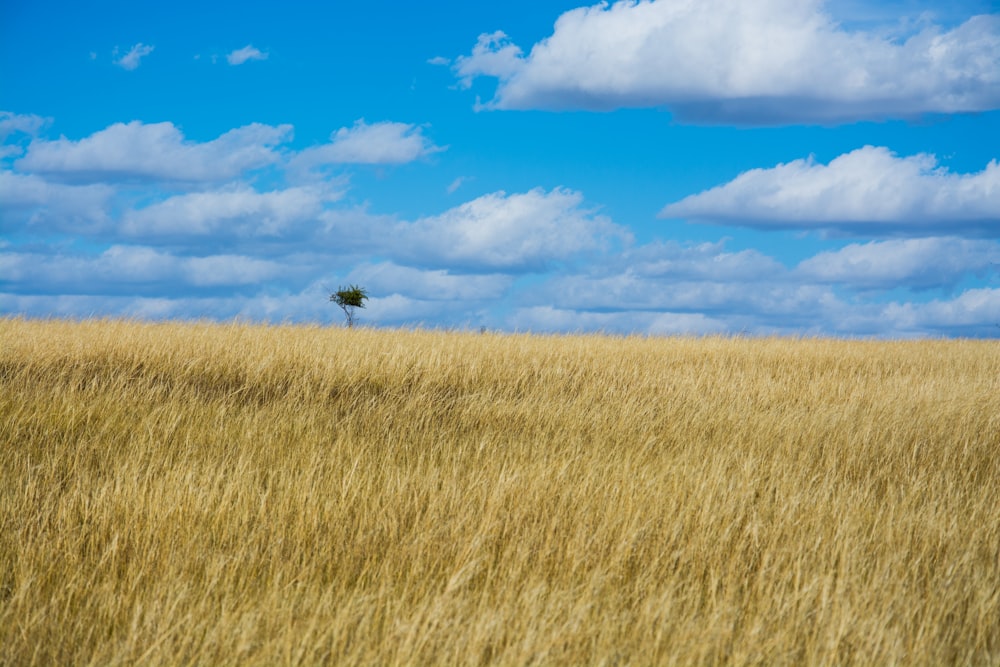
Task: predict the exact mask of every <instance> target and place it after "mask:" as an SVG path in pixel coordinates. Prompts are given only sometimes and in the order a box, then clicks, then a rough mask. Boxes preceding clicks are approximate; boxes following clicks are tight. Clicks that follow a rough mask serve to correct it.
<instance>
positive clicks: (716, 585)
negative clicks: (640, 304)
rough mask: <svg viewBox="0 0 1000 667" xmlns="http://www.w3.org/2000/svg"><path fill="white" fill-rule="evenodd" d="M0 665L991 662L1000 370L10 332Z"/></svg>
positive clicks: (494, 340)
mask: <svg viewBox="0 0 1000 667" xmlns="http://www.w3.org/2000/svg"><path fill="white" fill-rule="evenodd" d="M0 663H3V664H10V665H70V664H76V665H86V664H93V665H117V664H136V663H138V664H165V665H173V664H198V665H212V664H215V665H229V664H239V665H286V664H295V665H311V664H323V663H329V664H345V665H349V664H372V665H374V664H378V665H394V664H442V665H447V664H458V665H478V664H504V665H507V664H510V665H518V664H535V665H554V664H595V665H597V664H603V665H612V664H617V665H627V664H638V665H647V664H670V665H685V664H699V665H713V664H731V665H745V664H767V665H782V664H787V665H802V664H807V665H808V664H927V665H943V664H993V665H996V664H1000V345H998V344H997V343H996V342H984V341H979V342H976V341H920V342H857V341H856V342H848V341H836V340H788V339H741V338H736V339H732V338H698V339H695V338H667V339H645V338H612V337H600V336H566V337H533V336H525V335H504V336H501V335H478V334H462V333H443V332H410V331H380V330H366V329H355V330H345V329H325V328H318V327H290V326H286V327H263V326H250V325H241V324H233V325H214V324H177V323H169V324H142V323H135V322H120V321H87V322H76V323H71V322H64V321H27V320H23V319H4V320H0Z"/></svg>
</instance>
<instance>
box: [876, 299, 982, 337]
mask: <svg viewBox="0 0 1000 667" xmlns="http://www.w3.org/2000/svg"><path fill="white" fill-rule="evenodd" d="M881 315H882V317H883V318H884V320H883V327H884V326H886V324H885V321H887V322H888V326H889V327H891V329H894V330H897V331H900V332H908V333H915V334H928V335H942V334H951V335H956V334H957V335H966V336H987V337H993V338H995V337H997V336H998V334H1000V331H998V329H997V327H998V326H1000V289H998V288H992V287H983V288H976V289H970V290H966V291H965V292H962V293H961V294H960V295H958V296H957V297H955V298H953V299H935V300H933V301H929V302H926V303H891V304H889V305H888V306H886V307H885V308H884V310H883V312H882V313H881Z"/></svg>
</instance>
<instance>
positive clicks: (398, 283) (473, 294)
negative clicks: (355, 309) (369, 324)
mask: <svg viewBox="0 0 1000 667" xmlns="http://www.w3.org/2000/svg"><path fill="white" fill-rule="evenodd" d="M347 282H348V283H352V284H354V283H359V284H363V285H365V286H367V287H368V288H369V289H370V290H371V291H372V293H374V294H387V295H391V294H398V295H402V296H405V297H412V298H415V299H420V300H422V301H479V300H483V299H497V298H500V297H501V296H503V294H504V293H505V292H506V291H507V290H508V289H509V288H510V286H511V285H512V284H513V282H514V279H513V278H512V277H511V276H508V275H504V274H500V273H493V274H486V275H463V274H456V273H451V272H449V271H447V270H444V269H436V270H424V269H415V268H412V267H408V266H400V265H398V264H395V263H393V262H381V263H378V264H362V265H360V266H357V267H355V268H354V269H353V270H352V271H351V272H350V274H349V275H348V276H347Z"/></svg>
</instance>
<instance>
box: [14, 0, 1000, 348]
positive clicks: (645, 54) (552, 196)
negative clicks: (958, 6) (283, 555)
mask: <svg viewBox="0 0 1000 667" xmlns="http://www.w3.org/2000/svg"><path fill="white" fill-rule="evenodd" d="M928 1H930V0H928ZM544 18H545V20H546V21H548V22H549V24H550V25H551V21H552V20H553V19H555V25H554V27H553V28H552V32H551V34H550V35H549V36H548V37H544V38H542V39H541V40H540V41H538V42H537V43H536V44H534V46H532V47H531V48H530V49H527V50H522V49H521V48H519V47H518V46H516V45H515V44H514V42H513V41H512V40H511V39H510V38H508V37H507V36H506V34H504V33H502V32H487V33H480V37H479V40H478V42H476V44H475V46H473V47H472V52H471V54H469V55H465V56H461V57H459V58H457V59H454V60H450V59H445V58H441V57H429V55H430V56H433V53H432V54H427V53H423V54H422V56H421V57H420V58H418V59H417V58H415V59H413V62H412V63H410V62H409V61H406V62H407V66H410V64H412V67H414V68H416V69H415V71H420V72H423V73H425V74H422V75H421V76H427V77H431V76H432V75H433V73H434V72H442V73H445V74H447V73H448V72H449V70H448V69H446V68H442V67H441V65H443V64H450V65H451V69H450V72H451V75H453V76H454V77H456V79H457V81H458V84H459V86H458V90H455V89H454V88H455V86H454V85H453V84H454V81H455V80H456V79H450V80H448V81H440V82H439V83H440V85H437V87H436V89H435V91H434V92H433V93H427V95H428V98H427V99H429V100H431V102H427V103H425V104H423V106H421V107H420V109H421V110H422V112H423V116H424V117H423V118H407V119H406V120H402V119H401V118H400V115H396V113H399V112H400V108H399V104H398V101H397V99H396V98H395V97H393V98H391V99H390V100H389V103H388V104H387V106H386V107H385V109H388V110H389V111H390V112H392V111H395V112H396V113H380V114H378V115H375V114H374V113H372V111H373V110H377V109H374V107H372V108H367V107H364V105H363V104H361V103H359V104H358V107H359V109H360V110H361V111H363V113H358V114H356V115H353V116H350V117H348V119H345V120H341V121H339V122H336V123H334V122H331V121H329V120H328V119H327V116H328V114H329V113H330V110H329V109H328V108H315V109H311V110H309V112H308V113H307V112H306V111H304V110H302V109H304V108H305V107H303V106H301V105H295V106H287V107H282V109H281V113H275V112H274V111H273V110H270V111H267V112H264V111H260V112H255V107H254V104H255V100H256V102H257V103H258V104H260V105H261V107H260V109H262V110H263V109H265V108H269V107H266V105H264V103H263V102H262V101H261V100H262V98H260V97H259V94H260V93H256V95H257V96H255V97H245V98H240V97H237V98H235V99H233V106H232V107H231V108H229V109H230V111H229V113H231V114H232V115H233V116H234V117H239V118H242V119H244V120H243V121H241V122H227V120H228V118H227V117H226V116H224V115H223V116H221V117H219V118H215V117H213V118H215V120H214V122H213V124H212V125H211V126H212V127H214V128H217V129H214V130H213V131H212V132H210V133H209V132H205V131H204V130H202V131H199V132H197V133H194V134H192V133H190V132H189V131H188V130H187V127H190V126H198V122H197V121H198V119H199V118H200V116H197V115H193V112H192V115H184V112H180V111H176V110H175V111H170V112H167V114H162V113H160V112H158V111H157V109H158V108H159V107H152V106H151V107H149V109H152V111H149V114H150V115H148V116H146V118H144V119H141V120H140V119H136V118H135V117H132V116H128V115H125V116H124V117H122V116H121V115H120V113H119V112H118V111H116V109H115V108H111V109H110V110H109V112H108V113H107V114H106V115H107V116H109V118H111V119H113V120H108V121H105V122H102V123H93V124H91V125H90V127H89V129H88V130H85V131H83V132H79V133H76V134H75V135H73V136H65V135H64V134H62V133H58V134H57V133H56V132H55V129H56V128H58V127H61V123H63V122H64V119H63V116H62V114H63V113H65V114H68V115H72V114H73V109H72V108H71V107H68V108H66V109H64V110H62V111H61V114H60V115H59V116H55V117H49V116H48V109H49V107H44V108H39V109H26V110H17V111H14V110H11V111H0V313H5V314H24V315H30V316H72V317H89V316H95V315H96V316H104V315H109V316H128V317H149V318H168V317H171V318H202V317H210V318H215V319H229V318H233V317H241V318H249V319H253V320H265V321H284V320H291V321H310V322H312V321H321V322H331V321H336V313H335V312H333V311H331V309H330V307H329V304H328V303H327V300H326V296H327V294H328V292H329V289H331V288H333V287H336V286H337V285H338V284H344V283H353V284H361V285H365V286H367V287H368V289H369V292H370V294H371V295H372V297H373V298H372V299H371V300H370V302H369V304H368V308H367V309H366V310H365V311H363V312H362V313H361V315H362V319H363V321H364V322H366V323H368V324H374V325H381V326H414V325H422V326H442V327H468V328H472V329H478V328H479V327H480V326H486V327H490V328H497V329H504V330H532V331H593V330H600V331H607V332H621V333H647V334H657V335H658V334H678V333H688V334H710V333H730V334H731V333H750V334H789V335H819V334H822V335H845V336H893V337H908V336H928V335H930V336H938V335H944V336H978V337H1000V165H998V163H997V158H998V157H1000V156H998V155H997V154H996V153H997V151H996V144H995V142H993V146H992V147H991V146H990V142H989V141H985V140H984V139H985V138H986V137H989V136H996V135H991V132H992V130H993V129H1000V113H998V112H997V110H998V109H1000V15H996V14H980V15H974V16H967V17H962V18H961V19H960V20H958V21H956V22H955V24H954V25H951V26H949V27H944V26H943V25H938V24H936V23H934V22H933V20H931V19H928V18H926V17H925V18H924V19H922V20H921V21H919V22H918V23H917V24H913V25H911V24H906V27H905V29H898V30H897V29H894V30H889V29H885V30H876V29H865V30H862V29H859V28H850V27H845V25H846V24H841V23H838V22H837V21H836V20H835V19H834V17H833V16H832V15H831V14H830V13H828V8H827V6H826V5H824V4H823V3H821V2H819V1H818V0H812V1H809V2H800V1H793V0H765V1H763V2H759V3H757V2H755V3H745V2H737V1H735V0H702V1H701V2H694V1H693V0H654V1H649V0H640V1H638V2H636V1H628V2H617V3H614V4H600V5H595V6H590V7H576V8H572V7H570V8H569V9H568V11H565V12H563V13H561V14H560V15H558V18H556V17H544ZM407 27H412V26H407ZM471 34H472V39H473V40H474V39H475V34H476V32H472V33H471ZM231 39H232V41H231V42H230V43H236V44H239V43H244V44H245V43H247V42H246V41H245V40H242V39H240V38H239V37H238V36H233V37H232V38H231ZM238 39H239V40H240V41H237V40H238ZM254 41H257V38H256V37H255V39H254ZM298 41H302V40H298ZM470 41H471V40H470ZM157 43H158V44H159V43H160V42H159V41H158V42H157ZM164 43H167V42H166V41H164ZM257 43H266V44H268V47H267V48H268V50H267V52H263V51H260V50H258V49H257V48H256V47H254V46H252V44H249V45H247V46H246V47H244V48H241V49H237V50H235V51H232V52H230V53H229V55H228V56H226V58H227V61H228V62H229V63H230V64H232V65H241V64H245V63H248V62H250V61H258V62H257V63H255V64H254V65H253V66H247V67H246V68H243V67H232V68H230V67H224V68H217V69H216V70H215V71H216V72H219V71H222V70H225V72H231V73H232V75H233V76H241V77H242V76H246V77H249V78H248V79H247V81H248V82H249V85H252V84H253V81H254V77H266V76H268V72H271V71H274V70H277V71H278V74H276V75H275V76H276V77H279V78H276V79H269V81H272V85H273V86H278V85H279V83H278V82H280V77H287V76H291V74H289V72H290V71H292V70H287V71H286V70H282V69H281V68H282V67H285V66H286V65H283V64H282V63H283V62H285V63H287V62H288V61H291V60H293V58H292V56H291V55H288V53H287V51H288V50H290V49H292V48H293V46H294V45H292V44H285V45H282V42H281V41H280V40H278V39H277V38H275V40H274V41H273V42H271V41H263V40H262V41H258V42H257ZM174 48H175V50H176V47H174ZM89 50H92V49H91V47H89V46H88V51H89ZM152 50H153V47H151V46H146V45H144V43H141V42H140V43H137V44H136V46H135V47H134V48H133V49H132V51H130V52H129V53H128V54H125V55H124V56H122V57H121V58H119V59H117V60H115V61H113V62H112V64H111V65H108V64H106V63H105V64H104V67H106V68H107V69H108V70H110V71H111V72H117V74H118V78H117V79H114V80H113V85H116V86H118V85H128V86H133V88H132V89H130V90H134V86H135V85H136V84H135V83H134V81H135V80H137V79H138V80H141V77H142V76H144V75H145V73H146V71H147V69H146V68H145V67H143V68H139V64H140V59H141V58H143V57H144V56H146V55H149V53H151V52H152ZM133 54H134V55H133ZM272 55H273V56H274V57H270V56H272ZM170 57H171V50H170V48H168V47H163V48H158V50H157V51H156V58H157V61H156V62H157V64H158V65H157V66H158V67H163V68H167V69H169V68H170V67H177V68H180V67H181V66H182V65H181V64H172V63H181V61H182V58H181V57H180V56H175V60H174V61H171V60H170ZM185 57H186V59H187V63H186V64H185V65H184V66H187V67H191V66H192V65H191V64H190V63H191V61H192V60H194V59H192V58H191V56H190V55H187V56H185ZM386 57H388V56H386ZM130 58H131V60H130ZM297 62H304V59H302V60H300V61H297ZM401 62H402V60H401ZM126 63H128V64H126ZM97 65H99V63H98V64H97ZM97 65H95V67H96V66H97ZM113 65H114V66H117V67H114V66H113ZM298 66H301V65H298ZM118 67H121V68H125V69H127V70H132V72H129V73H127V74H126V73H123V72H121V71H120V70H119V69H118ZM137 68H139V69H138V71H135V70H136V69H137ZM178 71H179V70H178ZM324 71H325V70H324ZM149 76H154V75H153V74H152V73H151V74H150V75H149ZM172 76H173V75H172ZM206 76H207V75H206ZM211 76H218V74H212V75H211ZM126 79H127V80H128V81H127V82H125V83H118V81H124V80H126ZM492 80H495V82H496V87H495V90H493V92H492V95H493V97H492V99H491V101H489V102H487V103H485V104H479V105H478V106H477V107H476V108H475V109H474V108H473V104H472V100H471V98H472V97H474V96H475V94H476V93H477V92H480V90H481V89H482V87H483V86H484V85H486V84H489V82H490V81H492ZM212 81H213V83H212V89H206V91H202V93H200V94H201V95H206V96H211V95H213V94H215V93H214V88H215V87H218V88H219V92H218V95H219V97H217V98H211V99H215V100H216V102H217V104H223V103H224V96H225V99H230V98H232V97H233V94H232V90H231V89H227V88H225V86H223V85H222V83H215V82H216V81H232V80H230V79H227V80H216V79H212ZM108 85H112V84H108ZM226 85H228V86H234V85H236V84H233V83H226ZM356 85H357V86H358V87H357V88H356V89H352V90H350V91H348V90H346V89H345V90H340V89H338V91H337V94H336V98H335V99H336V100H338V102H336V103H337V104H342V105H348V102H345V101H343V100H344V98H346V97H347V96H348V95H350V96H355V97H357V98H358V99H359V100H363V99H364V96H365V95H371V96H376V94H377V93H376V92H374V88H373V86H377V85H380V84H379V82H378V81H373V80H371V79H370V78H366V77H362V78H361V79H360V83H357V84H356ZM405 85H406V88H401V90H403V91H405V92H399V93H396V95H397V96H398V95H403V94H409V95H414V94H415V93H414V91H418V92H419V91H420V90H422V88H421V87H422V86H424V84H423V82H422V79H420V80H418V79H416V78H414V79H413V80H412V81H409V80H408V81H406V83H405ZM469 88H472V89H474V90H472V91H469V90H468V89H469ZM130 94H131V93H130ZM172 94H177V95H180V94H181V92H180V89H177V90H175V91H172ZM267 94H268V95H270V94H271V93H270V92H268V93H267ZM25 99H29V98H27V97H26V98H25ZM202 99H203V98H199V101H201V100H202ZM414 99H415V98H414ZM7 101H8V98H7V97H6V96H5V94H3V93H0V102H3V103H4V104H6V103H7ZM203 106H204V107H205V109H208V110H210V109H211V107H212V105H211V104H208V103H206V104H204V105H203ZM647 107H648V108H650V109H649V111H648V112H645V111H641V110H642V109H643V108H647ZM630 108H632V110H629V109H630ZM614 109H624V110H625V111H621V112H616V111H613V110H614ZM636 109H638V111H636ZM661 109H665V110H666V111H667V112H669V114H667V113H663V111H660V110H661ZM517 110H532V111H536V112H539V111H540V112H546V113H543V114H542V115H537V114H523V113H520V112H519V111H517ZM566 110H576V111H578V112H582V113H576V114H570V115H562V114H561V113H560V112H564V111H566ZM22 111H23V112H22ZM549 112H555V113H549ZM589 112H601V113H589ZM203 113H209V112H208V111H205V112H203ZM170 114H174V116H173V117H171V115H170ZM616 114H626V115H623V116H622V119H623V120H621V121H617V120H616V119H617V118H618V116H617V115H616ZM926 114H934V115H935V117H936V120H933V121H931V122H925V121H920V122H914V121H913V120H912V119H913V118H917V117H920V116H923V115H926ZM609 115H610V116H609ZM165 116H166V117H165ZM549 117H553V118H554V120H553V121H552V123H549V122H548V120H547V119H548V118H549ZM602 117H610V120H611V121H612V122H607V123H604V124H600V123H602V122H603V121H601V118H602ZM893 118H898V119H903V120H896V121H890V120H887V119H893ZM953 119H958V120H953ZM959 121H961V123H963V124H961V125H957V123H958V122H959ZM719 123H722V124H728V125H731V126H739V129H725V127H719V126H718V125H717V124H719ZM817 124H819V126H817ZM536 126H539V127H544V129H534V128H535V127H536ZM761 126H766V127H761ZM316 128H319V129H316ZM580 128H582V130H581V129H580ZM609 128H610V129H609ZM967 128H971V129H967ZM762 133H766V134H763V135H762ZM760 136H763V137H764V138H763V139H761V140H760V143H759V144H758V143H754V142H755V141H758V139H757V137H760ZM561 137H565V140H564V142H563V143H561V144H559V143H556V142H557V141H559V140H562V139H561ZM716 137H723V138H722V139H716ZM765 143H766V144H767V146H766V149H765V148H761V147H760V146H761V144H765ZM609 146H610V148H609ZM681 146H684V147H687V148H686V149H683V150H682V149H681V148H679V147H681ZM470 147H471V148H470ZM558 147H561V150H563V151H567V152H568V151H572V152H573V153H572V158H562V159H560V150H557V148H558ZM973 148H975V149H976V150H975V152H974V155H975V157H966V156H965V154H970V153H972V152H973V151H972V149H973ZM625 150H628V151H632V152H633V153H630V155H634V156H636V157H635V159H634V160H628V161H626V160H622V159H621V158H620V156H621V155H622V154H623V153H622V152H621V151H625ZM615 151H618V152H615ZM990 151H992V153H991V152H990ZM817 153H818V154H817ZM956 154H957V155H959V156H960V157H961V159H958V158H956ZM636 165H639V166H638V167H637V166H636ZM706 165H709V166H706ZM640 167H641V169H640ZM661 173H664V174H667V173H669V174H671V176H669V177H666V176H662V177H661V176H660V174H661ZM595 174H596V176H595ZM643 179H648V180H643ZM638 182H641V183H643V184H647V185H643V187H641V188H639V186H637V185H636V183H638ZM649 183H653V184H654V186H655V187H649V186H648V184H649ZM639 191H641V192H640V195H636V194H635V193H636V192H639ZM594 193H600V194H598V195H596V196H595V194H594ZM637 197H638V198H639V199H640V201H638V202H636V201H634V200H635V199H636V198H637ZM406 198H412V199H415V200H419V201H420V202H421V204H420V205H419V206H413V207H408V206H406V205H405V204H403V203H400V202H402V201H404V200H405V199H406ZM404 209H405V211H404Z"/></svg>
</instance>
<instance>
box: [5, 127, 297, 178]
mask: <svg viewBox="0 0 1000 667" xmlns="http://www.w3.org/2000/svg"><path fill="white" fill-rule="evenodd" d="M291 135H292V126H291V125H279V126H277V127H275V126H271V125H263V124H260V123H253V124H251V125H246V126H244V127H240V128H237V129H234V130H230V131H229V132H226V133H225V134H223V135H222V136H220V137H218V138H217V139H213V140H212V141H207V142H202V143H199V142H194V141H188V140H186V139H185V138H184V135H183V133H181V131H180V130H179V129H178V128H177V127H176V126H174V124H173V123H169V122H165V123H148V124H147V123H141V122H139V121H132V122H130V123H115V124H114V125H111V126H109V127H107V128H105V129H103V130H100V131H98V132H95V133H94V134H92V135H90V136H89V137H87V138H85V139H80V140H79V141H73V140H70V139H66V138H65V137H62V138H60V139H57V140H55V141H47V140H42V139H39V140H35V141H32V142H31V144H30V146H29V147H28V151H27V154H26V155H25V156H24V157H22V158H21V159H19V160H17V162H16V163H15V167H16V168H18V169H19V170H22V171H30V172H35V173H42V174H47V175H50V176H54V177H59V178H63V179H66V180H74V181H89V182H95V181H109V180H112V181H113V180H142V179H146V180H150V179H152V180H168V181H181V182H199V181H207V182H219V181H226V180H230V179H232V178H235V177H237V176H239V175H241V174H242V173H243V172H245V171H247V170H249V169H255V168H259V167H263V166H266V165H269V164H273V163H275V162H277V161H278V160H279V159H280V157H281V156H280V154H279V152H278V151H277V150H276V149H275V147H276V146H278V145H280V144H282V143H284V142H287V141H289V140H290V139H291Z"/></svg>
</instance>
